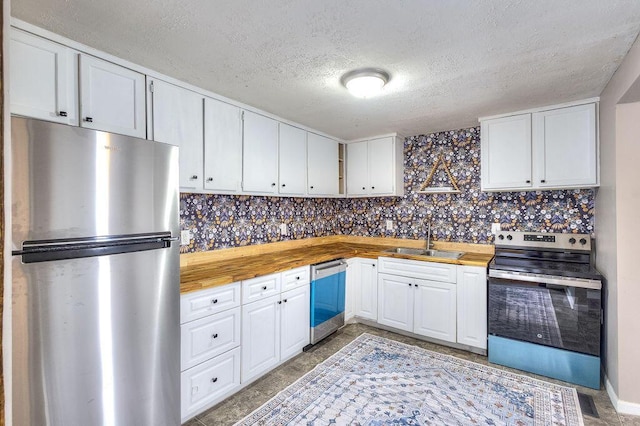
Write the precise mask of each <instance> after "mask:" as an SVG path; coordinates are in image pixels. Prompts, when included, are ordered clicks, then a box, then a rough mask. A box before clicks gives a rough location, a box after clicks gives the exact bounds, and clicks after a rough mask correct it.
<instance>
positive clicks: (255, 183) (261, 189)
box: [242, 111, 278, 194]
mask: <svg viewBox="0 0 640 426" xmlns="http://www.w3.org/2000/svg"><path fill="white" fill-rule="evenodd" d="M243 123H244V124H243V126H244V127H243V128H244V141H243V150H242V190H243V191H245V192H258V193H264V194H275V193H277V192H278V188H276V185H277V182H278V122H277V121H275V120H272V119H271V118H268V117H264V116H262V115H259V114H254V113H253V112H249V111H244V118H243Z"/></svg>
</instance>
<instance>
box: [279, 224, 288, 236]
mask: <svg viewBox="0 0 640 426" xmlns="http://www.w3.org/2000/svg"><path fill="white" fill-rule="evenodd" d="M288 233H289V230H288V229H287V224H286V223H281V224H280V235H287V234H288Z"/></svg>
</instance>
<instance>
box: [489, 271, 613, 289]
mask: <svg viewBox="0 0 640 426" xmlns="http://www.w3.org/2000/svg"><path fill="white" fill-rule="evenodd" d="M489 278H499V279H503V280H512V281H525V282H530V283H539V284H552V285H558V286H563V287H580V288H589V289H592V290H601V289H602V282H601V281H600V280H589V279H584V278H571V277H559V276H555V275H543V274H531V273H528V272H511V271H497V270H494V269H490V270H489Z"/></svg>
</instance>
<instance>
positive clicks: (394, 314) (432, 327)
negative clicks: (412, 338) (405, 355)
mask: <svg viewBox="0 0 640 426" xmlns="http://www.w3.org/2000/svg"><path fill="white" fill-rule="evenodd" d="M378 301H379V302H378V323H380V324H383V325H388V326H390V327H394V328H397V329H400V330H404V331H409V332H412V333H415V334H420V335H422V336H427V337H432V338H435V339H440V340H445V341H448V342H455V341H456V286H455V284H451V283H443V282H438V281H427V280H421V279H418V278H410V277H402V276H396V275H389V274H379V275H378Z"/></svg>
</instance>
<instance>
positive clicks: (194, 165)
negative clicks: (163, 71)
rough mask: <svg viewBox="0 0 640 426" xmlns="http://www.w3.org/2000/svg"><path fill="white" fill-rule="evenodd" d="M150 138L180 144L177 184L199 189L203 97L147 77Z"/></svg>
mask: <svg viewBox="0 0 640 426" xmlns="http://www.w3.org/2000/svg"><path fill="white" fill-rule="evenodd" d="M149 95H150V98H151V102H150V104H151V105H150V108H152V110H153V120H152V123H151V124H152V125H151V126H150V130H151V131H150V132H149V133H150V134H151V135H152V139H153V140H154V141H157V142H164V143H169V144H172V145H176V146H179V147H180V173H179V176H180V187H181V188H185V189H202V184H203V179H202V161H203V159H202V144H203V132H204V113H203V108H204V97H203V96H202V95H199V94H198V93H196V92H192V91H191V90H186V89H183V88H182V87H179V86H175V85H173V84H169V83H166V82H164V81H162V80H156V79H151V78H150V79H149Z"/></svg>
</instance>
